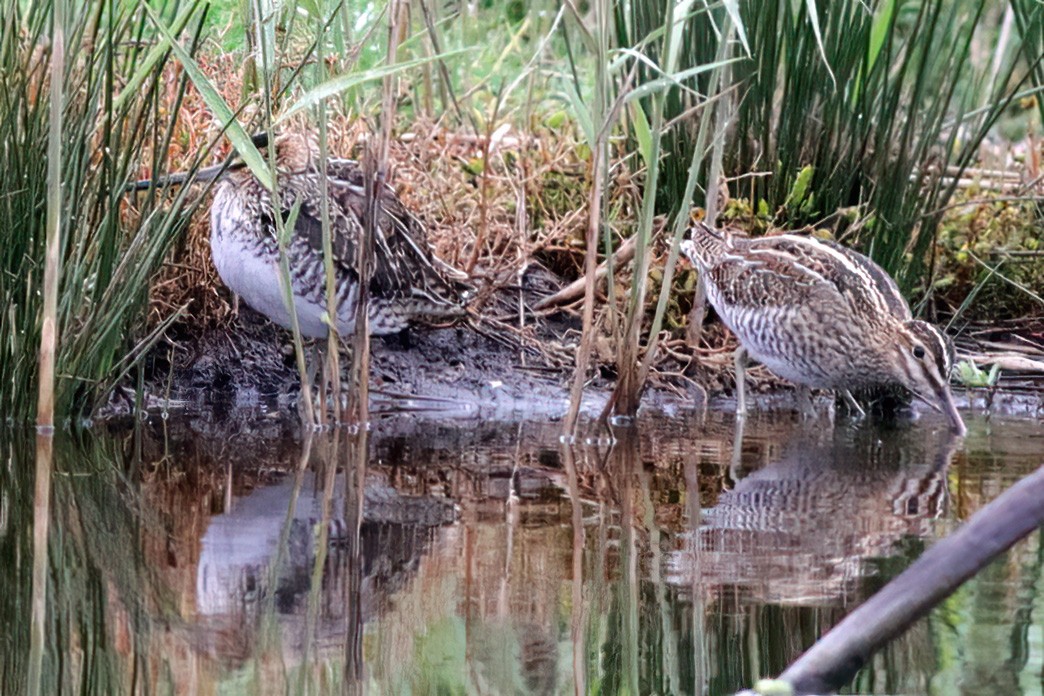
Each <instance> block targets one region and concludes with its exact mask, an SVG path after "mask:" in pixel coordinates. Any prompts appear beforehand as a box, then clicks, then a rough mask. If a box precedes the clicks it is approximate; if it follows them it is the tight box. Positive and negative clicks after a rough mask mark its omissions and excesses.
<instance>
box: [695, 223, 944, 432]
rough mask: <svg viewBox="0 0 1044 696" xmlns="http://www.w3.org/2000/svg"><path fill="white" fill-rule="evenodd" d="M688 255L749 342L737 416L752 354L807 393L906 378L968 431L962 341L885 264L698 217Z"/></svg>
mask: <svg viewBox="0 0 1044 696" xmlns="http://www.w3.org/2000/svg"><path fill="white" fill-rule="evenodd" d="M690 237H691V239H690V240H688V241H685V242H683V243H682V251H683V252H684V253H685V255H686V256H688V257H689V259H690V260H691V261H692V263H693V264H694V265H695V266H696V267H697V268H698V269H699V271H700V274H701V276H702V277H703V280H704V283H705V287H706V289H707V297H708V299H709V300H710V303H711V305H712V306H713V307H714V309H715V311H717V313H718V316H719V317H721V320H722V321H723V322H724V323H725V325H726V326H728V327H729V328H730V329H732V332H733V333H735V334H736V337H737V338H738V339H739V341H740V344H741V347H740V348H739V349H738V350H737V351H736V386H737V390H736V391H737V412H738V413H744V412H745V411H746V398H745V393H744V392H745V386H744V376H745V367H746V365H747V362H748V359H749V358H754V359H755V360H757V361H759V362H761V363H764V365H765V366H766V367H768V368H769V369H770V370H772V372H774V373H775V374H777V375H779V376H780V377H783V378H785V379H788V380H790V381H792V382H795V383H796V384H798V385H799V387H801V390H802V391H803V392H805V399H804V400H803V401H805V402H807V390H808V389H809V388H822V389H840V390H846V389H851V388H862V387H869V386H877V385H893V384H898V385H901V386H903V387H906V388H907V389H909V390H910V391H912V392H913V393H914V394H915V395H916V396H917V397H918V398H920V399H921V400H923V401H925V402H926V403H927V404H929V405H930V406H932V407H933V408H935V409H937V410H939V411H940V412H942V413H943V414H945V415H946V416H947V417H948V418H949V420H950V422H951V424H952V426H953V429H954V430H955V431H956V432H958V433H960V434H962V435H963V434H964V433H965V427H964V422H963V421H962V420H961V416H960V414H959V413H958V412H957V407H956V406H955V405H954V402H953V396H952V395H951V394H950V387H949V375H950V369H951V367H952V366H953V358H954V350H953V343H952V342H951V341H950V340H949V339H948V338H947V337H946V336H945V335H944V334H943V333H942V332H941V331H939V329H937V328H935V327H934V326H932V325H931V324H928V323H926V322H923V321H918V320H916V319H914V318H913V316H912V315H911V313H910V308H909V306H908V305H907V304H906V301H905V300H904V299H903V297H902V295H901V294H900V293H899V288H898V287H897V286H896V284H895V281H893V280H892V279H891V278H890V277H889V276H888V274H887V273H886V272H885V271H884V269H882V268H881V267H880V266H878V265H877V264H875V263H874V262H873V261H871V260H870V259H869V258H867V257H866V256H863V255H862V254H859V253H857V252H854V251H852V250H851V249H847V248H845V247H843V246H841V245H840V244H835V243H833V242H827V241H822V240H819V239H815V238H812V237H800V236H795V235H781V236H776V237H761V238H758V239H746V238H740V237H734V236H733V235H731V234H729V233H728V232H726V231H723V230H716V229H714V228H712V227H710V226H709V225H706V224H703V223H697V224H696V225H695V226H694V228H693V229H692V230H690Z"/></svg>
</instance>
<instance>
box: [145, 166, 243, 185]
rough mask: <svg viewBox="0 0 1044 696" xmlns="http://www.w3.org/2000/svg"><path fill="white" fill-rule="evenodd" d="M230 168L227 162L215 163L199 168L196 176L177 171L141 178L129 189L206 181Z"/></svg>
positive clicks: (212, 179)
mask: <svg viewBox="0 0 1044 696" xmlns="http://www.w3.org/2000/svg"><path fill="white" fill-rule="evenodd" d="M228 168H229V167H228V165H227V164H215V165H214V166H213V167H204V168H203V169H199V170H197V171H196V173H195V175H194V176H193V175H192V173H191V172H177V173H175V174H168V175H166V176H161V177H159V178H158V179H141V180H140V181H136V182H134V183H133V184H128V185H127V190H128V191H145V190H148V189H150V188H153V187H156V188H166V187H168V186H181V185H182V184H185V183H188V182H192V183H206V182H208V181H214V180H215V179H218V178H219V177H220V176H221V175H222V174H224V173H225V172H226V171H227V170H228Z"/></svg>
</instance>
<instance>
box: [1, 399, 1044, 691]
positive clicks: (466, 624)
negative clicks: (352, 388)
mask: <svg viewBox="0 0 1044 696" xmlns="http://www.w3.org/2000/svg"><path fill="white" fill-rule="evenodd" d="M168 425H169V428H168V430H167V432H166V433H164V432H163V431H162V430H161V429H157V430H156V431H155V432H151V433H150V432H147V431H146V432H142V433H139V435H138V436H137V440H135V437H132V436H130V435H128V434H119V435H118V436H117V437H115V438H109V437H103V436H89V437H87V438H85V439H84V441H82V442H79V443H73V442H71V441H69V440H68V439H64V440H62V441H60V442H59V443H58V447H57V451H56V454H57V458H58V464H57V470H56V476H55V482H54V501H55V503H54V508H53V524H52V532H51V547H52V553H51V557H52V560H51V563H52V571H51V574H50V577H51V587H50V590H49V597H50V600H49V607H50V614H49V617H50V618H49V622H48V632H49V634H48V646H49V647H48V653H47V654H46V655H45V667H44V673H45V674H46V675H48V677H47V678H48V679H50V680H52V681H51V682H50V683H49V684H46V685H45V686H46V687H53V688H51V690H50V692H54V693H57V692H58V691H59V690H62V691H80V690H88V691H89V690H94V691H96V692H101V693H129V692H138V693H155V692H160V693H167V692H175V693H191V692H202V693H211V692H217V691H222V690H232V689H239V690H246V691H250V692H252V693H280V694H282V693H288V692H289V693H325V692H331V691H338V690H340V689H341V686H342V685H343V684H344V682H345V676H346V675H347V674H350V673H351V670H350V669H349V668H348V666H347V664H348V657H347V654H348V646H349V645H351V644H352V643H353V641H354V640H356V639H358V640H359V647H360V651H361V656H362V668H361V673H359V674H358V675H357V676H358V679H357V680H355V681H353V682H352V683H353V684H354V685H355V687H356V689H357V690H365V691H367V692H369V693H378V694H383V693H405V692H411V693H435V692H440V691H441V692H450V693H588V692H593V691H601V692H603V693H618V692H621V691H625V690H626V691H630V692H632V693H649V692H658V693H711V694H724V693H731V692H732V691H734V690H735V689H737V688H739V687H743V686H748V685H749V684H750V683H751V682H752V681H753V680H754V679H755V678H757V677H759V676H762V675H767V674H772V673H775V672H778V671H779V670H780V669H782V668H783V667H784V666H785V665H786V663H787V662H788V661H789V660H791V659H793V657H795V656H796V655H797V654H798V653H799V652H800V651H801V650H803V649H804V648H805V647H807V646H808V645H809V644H810V643H811V642H812V641H813V640H814V639H815V638H816V636H817V635H818V634H820V633H821V632H822V631H824V630H825V629H826V628H828V627H829V626H830V625H832V624H833V623H835V622H836V621H837V620H838V619H839V618H840V617H841V616H842V615H843V614H844V613H845V611H846V610H847V608H848V607H851V606H854V605H855V604H856V603H858V602H859V601H861V599H862V598H863V597H865V596H866V595H867V593H868V592H870V591H872V590H873V589H874V588H875V587H877V586H879V585H880V584H882V583H883V582H885V581H886V580H887V579H889V578H890V577H892V576H893V575H894V574H896V573H897V572H899V571H900V570H901V569H902V568H903V567H905V565H907V564H908V563H909V561H910V559H911V558H912V557H913V556H915V555H916V554H917V553H918V552H919V550H920V549H921V548H922V547H923V546H924V545H925V544H927V543H930V542H931V541H932V540H933V539H934V538H935V537H936V536H937V535H938V534H940V533H942V532H943V531H945V530H946V529H947V528H949V527H951V526H953V525H954V524H956V523H957V521H958V520H959V518H962V517H964V516H966V515H968V514H970V513H971V512H973V511H974V510H975V509H976V508H977V507H978V506H979V505H981V504H982V503H984V502H985V501H987V500H988V499H990V498H991V497H993V495H995V494H996V493H998V492H999V491H1000V490H1003V489H1004V488H1006V487H1007V486H1008V485H1010V483H1011V482H1012V481H1013V480H1014V479H1015V478H1017V477H1018V475H1019V474H1020V472H1025V471H1027V470H1029V469H1031V468H1033V467H1035V466H1036V465H1037V464H1038V463H1039V462H1038V459H1039V452H1040V451H1042V450H1044V447H1042V446H1041V445H1042V444H1044V431H1042V429H1041V428H1040V426H1039V424H1026V423H1004V422H998V423H995V424H994V426H993V430H992V432H987V431H986V430H985V429H983V428H982V427H981V425H980V424H972V428H971V434H970V435H969V437H968V439H967V440H966V441H965V444H964V445H963V449H962V451H960V452H958V454H957V455H955V457H954V458H953V461H952V462H951V464H950V465H949V467H948V468H945V469H943V470H941V471H940V470H938V469H937V463H938V462H939V461H940V460H939V459H938V458H932V456H931V455H932V452H935V453H936V454H937V455H938V454H939V453H942V452H944V450H945V443H941V444H939V446H937V445H936V444H933V443H931V442H927V441H919V440H918V439H917V438H916V437H909V436H907V435H906V434H905V431H896V432H891V433H884V432H880V431H877V432H873V431H861V430H851V431H849V430H840V431H838V432H837V433H836V434H835V435H834V436H833V437H832V439H827V438H826V436H823V439H813V441H812V442H808V440H807V438H806V436H805V435H802V434H800V433H794V432H792V431H791V430H789V429H790V428H791V427H792V426H791V425H790V424H781V423H777V422H774V421H771V420H757V421H754V422H751V423H748V426H747V427H748V432H747V433H746V437H745V440H744V445H743V447H742V449H741V453H742V456H741V466H740V469H741V470H742V473H743V477H742V478H741V479H740V480H739V481H738V482H736V483H732V482H731V481H730V480H729V479H728V478H727V476H725V475H724V473H723V472H724V471H726V470H727V468H728V463H729V459H730V456H731V452H732V451H733V441H732V437H733V435H732V423H731V421H730V420H727V419H718V418H716V417H715V416H713V415H712V416H711V417H710V420H709V422H708V423H707V424H706V425H705V426H701V427H698V428H697V427H694V426H692V425H691V421H687V422H686V424H681V423H680V422H679V421H678V420H673V421H657V422H648V423H642V424H640V426H639V427H638V428H637V429H636V431H635V432H634V433H632V435H631V436H630V437H627V436H624V435H622V434H618V437H619V440H620V441H619V443H618V445H617V447H615V448H614V449H613V450H612V451H611V452H606V451H604V450H597V449H593V448H582V449H579V450H563V449H562V448H561V446H560V445H559V444H558V427H557V426H556V425H555V424H533V423H525V424H495V423H494V424H473V423H469V424H467V427H461V424H460V423H447V424H426V425H417V426H413V427H412V428H409V429H399V430H398V431H397V432H391V433H387V434H382V433H381V432H377V433H375V436H374V442H373V444H372V451H371V459H370V466H369V468H370V485H369V486H368V489H369V490H368V493H367V503H369V504H370V505H371V509H370V512H369V513H367V516H366V517H364V521H363V525H362V538H361V549H360V557H359V559H358V560H357V561H353V560H352V558H351V555H350V554H349V553H347V549H345V548H344V547H343V546H341V545H340V541H339V539H337V538H334V539H333V540H332V541H333V543H332V545H331V546H330V547H328V554H327V558H326V560H325V565H323V566H322V567H321V568H320V569H319V570H320V572H319V573H318V574H316V573H315V568H316V566H315V561H316V558H317V557H318V554H317V551H318V549H317V547H316V546H315V545H314V535H315V534H316V531H317V528H316V527H315V526H314V525H313V524H312V523H311V521H312V520H313V519H314V518H316V517H317V516H320V515H321V509H322V502H323V501H324V499H325V496H324V492H325V491H327V490H329V492H330V494H331V495H330V500H329V502H330V503H331V508H332V510H333V511H334V512H333V522H332V524H333V527H334V528H333V531H334V533H335V536H336V531H337V530H336V529H335V527H336V525H337V523H338V522H339V519H338V518H339V516H340V515H341V514H343V513H339V511H340V510H341V509H342V508H341V507H340V503H339V502H338V499H337V496H336V495H333V494H335V493H337V491H335V490H333V488H329V489H328V488H327V483H326V482H327V481H330V480H332V481H333V484H332V485H333V487H338V486H341V485H342V481H343V480H342V479H340V478H338V476H339V473H338V472H337V471H335V470H333V469H328V468H324V466H325V463H324V462H323V461H322V458H321V457H320V458H319V459H315V458H313V459H312V460H311V463H310V466H309V468H308V470H307V471H306V472H305V475H303V476H302V477H301V479H300V481H299V482H298V481H297V480H296V478H295V471H296V469H297V466H298V462H299V460H300V458H301V455H302V450H301V445H300V443H298V442H297V441H296V440H294V439H293V438H292V437H287V432H286V431H285V430H283V429H281V427H277V426H275V425H274V424H273V423H272V422H271V421H269V420H267V419H261V420H259V421H258V422H257V423H253V424H250V423H240V424H239V428H238V432H237V433H236V434H235V435H229V433H227V432H225V433H221V432H217V431H213V430H209V429H210V427H211V426H210V424H207V423H195V424H192V423H169V424H168ZM393 430H394V429H393ZM208 432H209V434H208ZM922 434H923V433H922ZM164 438H165V439H164ZM136 442H138V443H140V445H138V444H136ZM30 444H31V441H29V440H26V441H25V442H21V441H19V440H17V439H16V438H8V439H6V440H5V441H4V442H3V445H4V447H5V455H6V459H7V461H9V462H10V463H11V464H10V466H9V467H6V468H3V469H0V500H2V505H0V510H2V511H3V513H2V514H0V554H2V555H0V561H2V562H0V581H2V582H3V583H4V586H5V587H8V588H13V591H11V592H7V593H4V596H3V598H2V599H0V612H2V614H0V620H2V621H3V622H4V624H5V625H6V626H8V627H9V628H8V629H7V631H6V632H5V642H4V648H3V651H4V652H3V655H2V656H0V679H2V682H0V691H2V693H4V694H7V693H21V692H22V691H23V689H24V681H23V680H24V674H25V671H24V667H25V665H26V659H27V650H28V631H27V629H26V628H24V627H25V625H26V619H25V617H26V616H27V613H26V612H27V610H28V603H27V597H28V595H27V593H28V587H29V583H28V579H29V575H28V568H29V567H30V566H29V565H28V564H27V562H26V559H27V558H28V557H29V547H28V542H29V538H30V537H29V535H28V534H26V533H24V531H23V530H26V529H28V528H29V525H28V522H27V520H28V519H30V518H29V517H28V516H29V515H31V505H30V501H31V490H32V485H31V480H32V479H31V476H32V475H31V471H32V459H31V449H30V448H29V445H30ZM136 448H139V449H140V452H141V456H140V457H139V458H135V457H134V452H135V449H136ZM802 453H804V456H803V455H802ZM853 458H855V459H853ZM124 472H125V473H124ZM330 472H332V473H333V474H334V477H333V479H329V478H328V477H327V474H328V473H330ZM295 483H296V484H297V485H296V486H295ZM295 490H296V495H297V499H296V506H295V510H294V514H291V515H288V509H289V507H290V503H291V500H293V498H294V495H295V493H294V491H295ZM946 491H948V494H947V493H946ZM911 501H916V502H911ZM375 506H376V507H375ZM382 506H383V507H382ZM411 511H412V512H411ZM395 515H399V517H398V518H396V517H395ZM411 515H412V516H411ZM280 555H281V557H282V561H281V562H280V564H279V565H278V566H276V565H274V561H273V559H274V558H276V557H278V556H280ZM273 568H275V569H276V570H275V572H273ZM697 570H698V571H699V572H696V571H697ZM1040 573H1041V550H1040V539H1039V536H1038V537H1036V538H1033V539H1030V540H1027V541H1026V542H1024V543H1022V544H1020V545H1019V546H1017V547H1016V548H1015V549H1013V551H1012V552H1010V553H1009V554H1008V555H1007V557H1006V558H1005V559H1004V560H1003V561H1002V562H1001V563H999V564H997V565H995V566H993V567H991V569H990V570H989V571H987V573H986V574H984V575H983V576H982V577H980V578H978V579H976V580H975V581H973V583H971V584H970V585H969V586H968V587H966V588H965V589H964V590H962V591H961V592H960V593H958V595H956V596H955V597H953V598H952V599H951V600H949V601H948V602H947V604H946V605H945V606H944V607H943V608H941V609H940V610H939V611H937V612H936V613H935V614H934V615H933V617H932V618H931V619H930V620H928V621H925V622H921V623H920V624H918V626H917V627H916V628H915V629H914V630H913V631H912V632H911V633H909V634H908V635H907V636H905V637H904V638H903V639H902V640H900V641H898V642H897V643H896V644H894V645H893V646H891V647H890V648H889V649H888V650H886V651H885V653H883V654H882V656H881V658H880V659H879V660H878V661H877V662H875V664H874V665H873V666H872V667H870V668H868V669H867V670H866V671H865V672H864V673H863V675H861V677H860V680H861V681H860V682H859V683H858V684H857V687H858V689H859V690H860V692H882V691H890V692H904V693H924V692H928V691H929V689H931V690H932V691H933V692H937V693H960V692H961V690H962V689H963V690H965V692H966V693H1039V690H1038V691H1034V690H1033V688H1034V686H1035V685H1039V675H1040V672H1041V667H1042V664H1041V651H1040V649H1039V645H1041V631H1040V628H1039V621H1037V622H1036V623H1034V617H1035V616H1036V614H1035V613H1034V611H1033V609H1035V608H1036V609H1037V610H1038V612H1039V606H1040V602H1041V594H1042V591H1041V583H1040ZM353 578H354V580H357V584H358V593H357V594H356V595H354V597H355V599H353V600H352V601H353V602H355V604H351V603H349V602H347V601H346V599H345V598H346V596H348V595H346V593H345V591H344V589H345V586H346V585H347V584H348V583H349V581H351V580H353ZM353 608H357V609H359V611H358V620H357V621H356V620H355V619H353V618H352V611H353ZM309 611H314V612H315V614H314V620H310V619H309ZM353 635H354V636H355V637H354V638H353ZM969 641H972V642H969ZM955 655H956V656H958V657H956V658H954V657H953V656H955ZM968 685H975V686H976V689H978V690H975V689H970V688H969V687H968ZM1013 685H1014V686H1013ZM1000 686H1003V687H1004V688H1003V689H1002V690H997V688H999V687H1000ZM939 688H942V690H941V691H939V690H938V689H939ZM984 689H985V690H984Z"/></svg>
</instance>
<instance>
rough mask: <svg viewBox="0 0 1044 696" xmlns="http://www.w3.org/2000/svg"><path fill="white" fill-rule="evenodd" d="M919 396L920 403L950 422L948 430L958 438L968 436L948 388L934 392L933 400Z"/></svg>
mask: <svg viewBox="0 0 1044 696" xmlns="http://www.w3.org/2000/svg"><path fill="white" fill-rule="evenodd" d="M919 396H920V397H921V400H922V401H924V402H925V403H926V404H928V405H929V406H931V407H932V408H934V409H935V410H936V411H938V412H939V413H941V414H943V415H944V416H946V417H947V418H948V419H949V420H950V429H951V430H952V431H953V432H954V434H956V435H958V436H960V437H964V436H965V435H967V434H968V428H967V427H966V426H965V425H964V420H963V419H962V418H961V414H960V412H958V411H957V404H955V403H954V402H953V394H951V393H950V390H949V388H947V387H943V388H942V389H937V390H935V393H934V395H933V397H934V398H926V397H925V396H921V395H919Z"/></svg>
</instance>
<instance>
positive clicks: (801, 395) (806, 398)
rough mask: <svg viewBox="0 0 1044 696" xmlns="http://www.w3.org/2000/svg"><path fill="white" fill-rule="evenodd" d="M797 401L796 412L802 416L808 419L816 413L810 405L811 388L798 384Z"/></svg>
mask: <svg viewBox="0 0 1044 696" xmlns="http://www.w3.org/2000/svg"><path fill="white" fill-rule="evenodd" d="M797 402H798V412H800V413H801V417H802V418H804V419H805V420H808V419H810V418H813V417H814V416H815V415H816V409H815V407H814V406H813V405H812V390H811V389H809V388H808V387H807V386H805V385H804V384H799V385H798V388H797Z"/></svg>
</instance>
